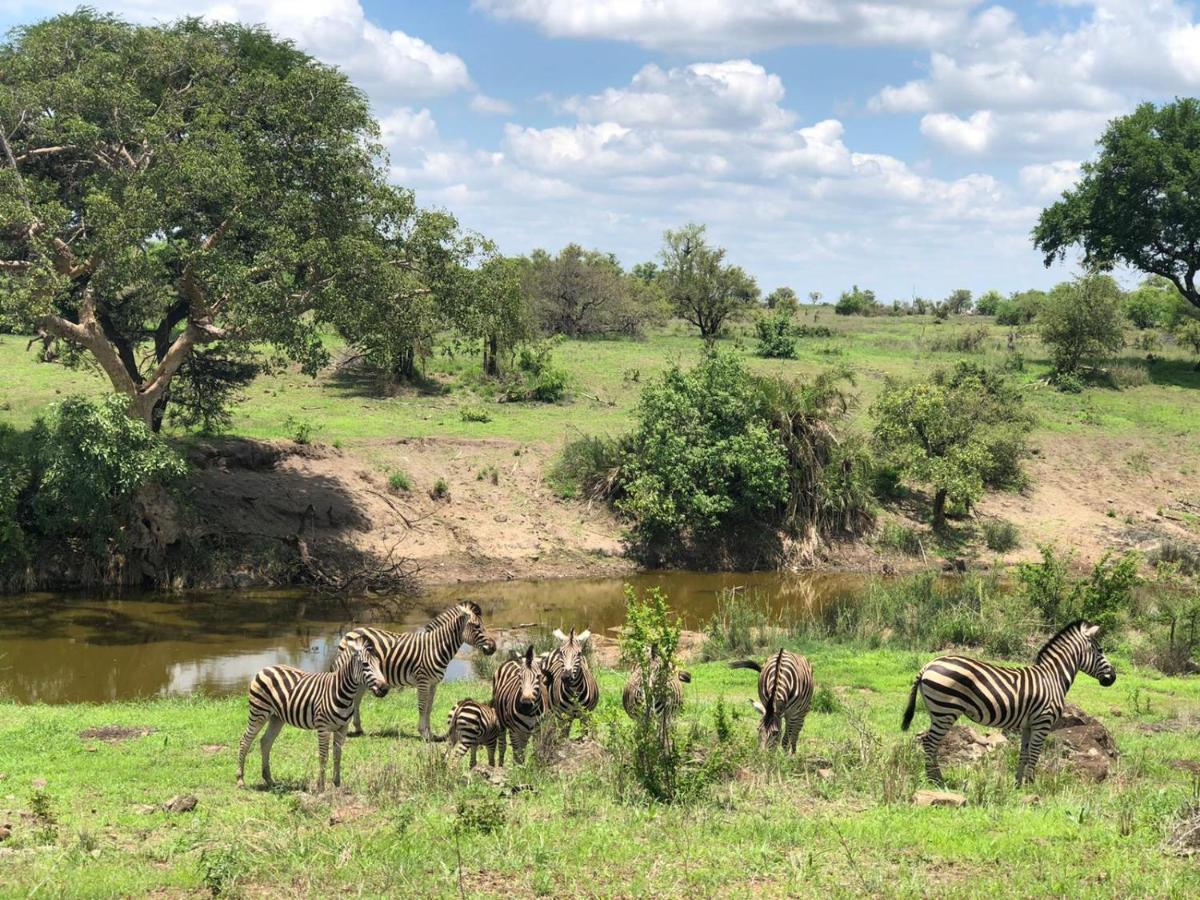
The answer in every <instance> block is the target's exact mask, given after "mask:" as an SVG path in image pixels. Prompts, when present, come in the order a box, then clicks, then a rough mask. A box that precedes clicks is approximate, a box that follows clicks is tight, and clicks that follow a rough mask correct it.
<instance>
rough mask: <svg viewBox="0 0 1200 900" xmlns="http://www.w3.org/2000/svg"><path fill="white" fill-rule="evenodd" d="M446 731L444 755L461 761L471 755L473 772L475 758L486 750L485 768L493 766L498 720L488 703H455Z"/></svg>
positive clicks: (497, 736) (471, 701)
mask: <svg viewBox="0 0 1200 900" xmlns="http://www.w3.org/2000/svg"><path fill="white" fill-rule="evenodd" d="M449 723H450V730H449V732H448V734H447V735H446V740H447V742H448V743H447V745H446V747H447V750H446V752H447V754H450V753H453V754H454V755H455V756H456V757H457V758H458V759H462V758H463V757H464V756H465V755H466V753H467V751H468V750H470V751H471V768H472V769H473V768H475V754H476V752H477V751H478V750H479V748H480V747H486V748H487V753H488V765H489V766H494V765H496V741H497V740H498V739H499V737H500V720H499V719H498V718H497V717H496V710H495V709H494V708H493V706H492V704H491V703H477V702H476V701H474V700H459V701H458V703H456V704H454V709H452V710H451V711H450V719H449Z"/></svg>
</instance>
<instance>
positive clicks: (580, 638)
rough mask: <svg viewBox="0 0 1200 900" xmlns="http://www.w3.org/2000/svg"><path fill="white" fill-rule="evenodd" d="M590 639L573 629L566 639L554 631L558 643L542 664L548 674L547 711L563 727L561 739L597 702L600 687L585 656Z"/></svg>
mask: <svg viewBox="0 0 1200 900" xmlns="http://www.w3.org/2000/svg"><path fill="white" fill-rule="evenodd" d="M591 636H592V633H591V632H590V631H586V630H585V631H581V632H579V634H576V633H575V629H574V628H572V629H571V633H570V634H569V635H566V634H563V633H562V629H560V628H556V629H555V630H554V637H555V638H556V639H557V640H558V641H559V642H560V643H559V645H558V646H557V647H555V648H554V649H553V650H551V651H550V653H549V655H548V656H547V657H546V661H545V663H544V665H545V667H546V669H547V670H549V673H550V709H551V710H552V711H553V712H554V714H555V715H556V716H558V717H559V719H560V720H561V721H562V722H563V723H564V725H563V736H564V737H566V736H567V735H568V734H570V733H571V723H572V722H573V721H574V720H575V719H576V718H578V717H579V716H580V715H582V714H583V712H584V710H586V711H587V712H591V711H592V710H594V709H595V708H596V704H598V703H599V702H600V686H599V685H598V684H597V683H596V676H595V675H593V674H592V670H591V668H590V667H589V666H588V662H587V657H586V656H585V654H584V647H585V646H586V645H587V642H588V638H590V637H591Z"/></svg>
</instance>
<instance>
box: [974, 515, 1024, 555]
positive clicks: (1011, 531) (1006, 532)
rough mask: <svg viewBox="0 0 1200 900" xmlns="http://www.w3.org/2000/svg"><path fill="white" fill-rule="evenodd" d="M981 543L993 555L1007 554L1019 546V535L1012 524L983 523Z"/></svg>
mask: <svg viewBox="0 0 1200 900" xmlns="http://www.w3.org/2000/svg"><path fill="white" fill-rule="evenodd" d="M983 541H984V543H985V544H987V548H988V549H989V550H991V551H992V552H993V553H1007V552H1008V551H1010V550H1015V549H1016V548H1017V547H1019V546H1021V533H1020V532H1019V531H1018V530H1017V526H1016V525H1014V524H1013V523H1012V522H1000V521H997V522H985V523H984V524H983Z"/></svg>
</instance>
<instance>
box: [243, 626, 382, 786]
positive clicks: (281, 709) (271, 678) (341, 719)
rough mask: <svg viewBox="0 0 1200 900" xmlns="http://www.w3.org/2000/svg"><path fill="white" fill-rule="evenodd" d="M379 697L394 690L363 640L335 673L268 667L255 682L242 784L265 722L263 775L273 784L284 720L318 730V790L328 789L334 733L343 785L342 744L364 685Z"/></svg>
mask: <svg viewBox="0 0 1200 900" xmlns="http://www.w3.org/2000/svg"><path fill="white" fill-rule="evenodd" d="M364 685H365V686H366V687H369V688H370V689H371V692H372V693H373V694H375V696H376V697H382V696H384V695H385V694H387V692H388V688H387V682H386V681H385V680H384V677H383V670H382V669H381V667H380V664H379V657H378V656H376V655H375V653H374V652H373V651H372V650H371V648H370V647H367V646H366V645H365V644H363V642H362V641H357V640H351V641H348V642H347V644H346V658H345V660H344V661H343V663H342V664H341V665H340V666H338V667H337V668H336V669H334V670H333V671H332V672H305V671H303V670H302V669H297V668H296V667H294V666H282V665H281V666H268V667H267V668H265V669H263V670H262V671H260V672H259V673H258V674H257V675H255V676H254V679H253V680H252V681H251V682H250V721H249V724H247V725H246V733H245V734H244V735H242V743H241V746H240V747H239V748H238V772H237V783H238V787H242V786H243V785H244V784H245V782H244V781H243V775H244V773H245V770H246V754H247V753H249V752H250V745H251V744H253V743H254V738H255V736H256V735H257V734H258V732H259V731H260V730H261V729H262V727H263V726H264V725H266V726H267V730H266V732H265V733H264V734H263V736H262V745H261V746H262V776H263V781H265V782H266V783H267V786H268V787H270V786H271V745H272V744H273V743H275V738H276V737H278V735H279V731H280V729H281V728H283V726H284V724H285V723H286V724H288V725H291V726H293V727H295V728H304V729H307V730H310V731H312V730H315V731H316V732H317V750H318V756H319V758H320V761H321V768H320V773H319V774H318V776H317V791H318V792H321V791H324V790H325V760H326V759H327V758H328V756H329V738H330V736H332V737H333V784H334V786H335V787H336V786H338V785H340V784H341V783H342V743H343V741H345V740H346V724H347V723H348V722H349V721H350V715H351V711H352V710H353V708H354V704H355V701H356V699H357V698H358V697H359V696H360V692H361V691H362V689H363V686H364Z"/></svg>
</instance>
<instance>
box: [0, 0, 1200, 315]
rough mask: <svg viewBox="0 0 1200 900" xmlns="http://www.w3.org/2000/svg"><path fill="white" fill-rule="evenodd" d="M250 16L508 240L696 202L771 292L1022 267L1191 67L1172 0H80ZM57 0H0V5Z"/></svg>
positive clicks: (591, 236)
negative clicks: (354, 92)
mask: <svg viewBox="0 0 1200 900" xmlns="http://www.w3.org/2000/svg"><path fill="white" fill-rule="evenodd" d="M94 5H96V6H98V7H100V8H104V9H110V10H112V11H115V12H117V13H118V14H121V15H123V16H124V17H126V18H129V19H131V20H137V21H152V20H155V19H164V18H166V19H169V18H172V17H174V16H178V15H183V14H199V13H202V14H204V15H207V16H210V17H212V18H220V19H237V20H241V21H245V22H255V23H262V24H265V25H267V26H268V27H269V28H271V29H272V30H274V31H276V32H277V33H280V34H282V35H284V36H286V37H288V38H290V39H292V40H294V41H295V42H296V43H297V44H299V45H300V46H301V47H303V48H304V49H306V50H308V51H309V52H311V53H312V54H313V55H315V56H317V57H318V58H320V59H322V60H324V61H326V62H329V63H331V64H334V65H338V66H340V67H341V68H343V69H344V70H345V71H346V72H347V73H348V74H349V75H350V77H351V78H353V79H354V80H355V81H356V82H357V83H358V84H360V85H361V86H362V87H363V88H364V89H365V90H366V91H367V92H368V94H369V96H370V97H371V100H372V103H373V105H374V108H375V111H376V114H377V116H378V118H379V119H380V121H381V123H382V125H383V128H384V135H385V139H386V142H387V145H388V149H389V153H390V158H391V163H392V175H393V178H394V179H395V180H396V181H397V182H398V183H400V184H404V185H406V186H409V187H412V188H414V189H415V190H416V191H417V193H418V197H419V199H420V200H421V201H422V202H423V203H425V204H427V205H434V206H440V207H444V208H446V209H449V210H450V211H452V212H454V213H455V214H456V215H457V216H458V217H459V219H460V221H461V222H462V223H463V224H464V225H465V226H467V227H469V228H473V229H477V230H479V231H481V232H483V233H485V234H487V235H489V236H491V237H493V238H494V239H496V240H497V241H498V242H499V244H500V246H501V249H502V250H504V251H505V252H508V253H524V252H528V251H529V250H531V249H532V248H534V247H545V248H548V249H551V250H555V249H557V248H559V247H561V246H562V245H563V244H565V243H567V242H568V241H576V242H579V243H582V244H584V245H586V246H590V247H596V248H599V249H603V250H611V251H614V252H616V253H617V254H618V256H619V257H620V258H621V259H622V260H623V261H624V262H625V263H627V264H633V263H635V262H638V261H640V260H643V259H648V258H651V257H653V256H654V255H655V253H656V252H657V249H658V247H659V244H660V238H661V233H662V231H663V229H664V228H668V227H675V226H677V225H680V224H683V223H684V222H687V221H699V222H703V223H705V224H706V225H707V226H708V228H709V231H710V234H711V236H712V238H713V239H714V240H715V241H717V242H718V243H720V244H721V245H723V246H725V247H727V248H728V250H729V258H730V259H731V260H733V261H734V262H737V263H739V264H741V265H742V266H744V267H745V268H746V269H747V270H748V271H750V272H751V273H752V274H754V275H755V276H756V277H757V278H758V279H759V282H760V284H761V286H762V287H763V288H764V290H770V289H772V288H774V287H776V286H778V285H781V284H788V285H790V286H792V287H793V288H795V289H796V290H797V291H798V292H800V293H801V294H802V295H803V294H807V293H808V292H810V291H821V292H822V293H823V294H824V295H825V296H827V297H828V296H834V295H836V293H837V292H838V291H840V290H841V289H843V288H845V287H848V286H849V285H851V284H855V283H856V284H859V285H861V286H866V287H871V288H873V289H875V290H876V292H877V293H878V294H879V295H880V296H881V298H883V299H884V300H891V299H893V298H905V299H907V298H909V297H910V296H912V294H913V293H916V294H920V295H923V296H928V297H941V296H944V295H945V294H946V293H948V292H949V291H950V290H951V289H953V288H956V287H967V288H970V289H972V290H974V291H976V292H979V291H983V290H986V289H989V288H998V289H1000V290H1004V291H1011V290H1018V289H1022V288H1025V287H1031V286H1045V285H1048V284H1050V283H1053V282H1054V281H1056V280H1059V279H1061V278H1063V277H1066V276H1068V275H1069V274H1070V272H1071V266H1070V265H1068V266H1064V267H1058V268H1056V269H1054V270H1050V271H1047V270H1046V269H1044V267H1043V266H1042V263H1041V260H1040V258H1039V257H1038V255H1037V253H1036V252H1035V251H1034V250H1033V248H1032V246H1031V245H1030V242H1029V239H1028V234H1029V230H1030V228H1031V227H1032V225H1033V223H1034V221H1035V219H1036V216H1037V213H1038V211H1039V210H1040V209H1041V208H1042V207H1043V206H1044V205H1045V204H1046V203H1048V202H1050V201H1052V200H1053V199H1054V198H1055V197H1056V196H1057V195H1058V194H1059V193H1060V192H1061V191H1062V190H1064V189H1065V188H1067V187H1069V186H1070V185H1071V184H1072V183H1073V182H1074V180H1075V179H1076V178H1077V176H1078V165H1079V163H1080V162H1081V161H1082V160H1085V159H1087V158H1088V157H1089V155H1090V154H1091V153H1092V152H1093V147H1094V142H1095V139H1096V137H1097V136H1098V135H1099V133H1100V131H1101V130H1102V128H1103V127H1104V124H1105V122H1107V121H1108V120H1109V119H1111V118H1112V117H1113V116H1116V115H1121V114H1123V113H1126V112H1128V111H1130V110H1131V109H1132V108H1133V107H1134V106H1135V105H1136V104H1137V103H1138V102H1141V101H1143V100H1154V101H1163V100H1167V99H1170V98H1171V97H1174V96H1178V95H1190V94H1195V93H1197V91H1198V90H1200V25H1198V19H1197V15H1196V11H1195V9H1194V8H1193V7H1192V6H1191V5H1190V4H1189V3H1186V2H1183V0H1144V2H1135V0H1061V2H1054V0H1042V2H1020V3H1017V2H1013V3H1001V4H988V3H980V2H975V0H870V2H859V0H591V2H585V0H474V2H466V0H441V2H411V0H409V2H401V3H385V2H374V0H331V2H315V0H287V2H285V0H224V2H212V3H208V2H204V0H201V2H199V3H175V2H173V0H162V2H157V3H151V2H149V0H132V2H125V3H111V2H110V3H106V2H98V3H95V4H94ZM70 6H71V4H57V3H48V2H39V0H0V26H3V27H4V28H8V27H10V26H12V25H14V24H18V23H22V22H29V21H33V20H36V19H38V18H42V17H44V16H46V15H50V14H53V13H54V12H56V11H60V10H62V9H65V8H70Z"/></svg>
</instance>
